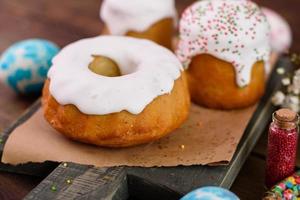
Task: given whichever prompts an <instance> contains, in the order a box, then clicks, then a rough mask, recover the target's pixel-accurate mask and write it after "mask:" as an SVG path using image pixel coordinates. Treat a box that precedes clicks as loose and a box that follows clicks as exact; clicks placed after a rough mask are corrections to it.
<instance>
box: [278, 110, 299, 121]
mask: <svg viewBox="0 0 300 200" xmlns="http://www.w3.org/2000/svg"><path fill="white" fill-rule="evenodd" d="M275 117H276V119H278V120H280V121H283V122H293V121H296V120H297V118H298V116H297V113H296V112H294V111H292V110H291V109H288V108H282V109H279V110H277V111H276V112H275Z"/></svg>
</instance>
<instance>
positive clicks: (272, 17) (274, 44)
mask: <svg viewBox="0 0 300 200" xmlns="http://www.w3.org/2000/svg"><path fill="white" fill-rule="evenodd" d="M262 12H263V13H264V14H265V15H266V17H267V20H268V22H269V24H270V27H271V34H270V43H271V48H272V54H271V59H270V62H271V63H270V64H271V66H272V65H274V64H275V62H276V60H277V58H278V56H279V55H280V54H283V53H288V51H289V49H290V46H291V44H292V31H291V28H290V26H289V24H288V22H287V21H286V20H285V19H284V18H283V17H282V16H280V15H279V14H278V13H276V12H275V11H273V10H271V9H269V8H262Z"/></svg>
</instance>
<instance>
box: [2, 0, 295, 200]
mask: <svg viewBox="0 0 300 200" xmlns="http://www.w3.org/2000/svg"><path fill="white" fill-rule="evenodd" d="M191 2H193V1H192V0H177V5H178V9H179V11H180V12H181V11H182V10H183V9H184V8H185V7H186V6H187V5H189V4H190V3H191ZM256 2H258V3H259V4H260V5H264V6H267V7H270V8H272V9H274V10H276V11H278V12H279V13H280V14H282V15H283V16H284V17H285V18H286V19H287V20H288V21H289V23H290V24H291V27H292V29H293V34H294V43H293V46H292V51H293V52H300V20H298V12H299V10H300V1H299V0H285V1H283V0H260V1H259V0H256ZM100 4H101V0H88V1H82V0H51V1H50V0H26V1H24V0H0V52H2V51H3V50H5V49H6V48H7V47H8V46H9V45H11V44H12V43H14V42H15V41H18V40H21V39H26V38H34V37H39V38H46V39H49V40H51V41H54V42H55V43H57V44H58V45H59V46H64V45H66V44H68V43H70V42H72V41H75V40H78V39H80V38H84V37H90V36H95V35H97V34H99V33H100V31H101V27H102V23H101V22H100V20H99V8H100ZM35 99H36V98H33V97H31V98H28V97H21V96H17V95H15V94H14V93H13V92H12V91H11V90H9V89H8V88H6V87H5V86H4V85H1V84H0V131H2V130H3V129H4V128H5V127H7V126H9V124H10V123H12V122H13V121H14V120H15V119H16V118H17V117H18V116H19V115H20V114H21V113H22V112H23V111H24V110H25V109H26V108H27V107H28V106H29V105H30V104H31V103H32V102H33V101H34V100H35ZM265 149H266V134H265V135H263V136H262V138H261V139H260V140H259V142H258V144H257V145H256V147H255V149H254V150H253V152H252V153H251V155H250V156H249V158H248V159H247V161H246V163H245V165H244V166H243V168H242V170H241V172H240V173H239V175H238V177H237V179H236V181H235V183H234V184H233V186H232V191H233V192H235V193H236V194H237V195H238V196H240V198H241V199H243V200H244V199H260V197H261V196H262V194H263V192H264V190H265V189H264V186H263V182H264V168H265V157H264V154H265ZM298 157H299V156H298ZM40 181H41V178H36V177H31V176H25V175H17V174H12V173H6V172H0V199H11V200H15V199H21V198H22V197H24V196H25V195H26V194H27V193H28V192H29V191H30V190H31V189H33V188H34V187H35V186H36V185H37V184H38V183H39V182H40Z"/></svg>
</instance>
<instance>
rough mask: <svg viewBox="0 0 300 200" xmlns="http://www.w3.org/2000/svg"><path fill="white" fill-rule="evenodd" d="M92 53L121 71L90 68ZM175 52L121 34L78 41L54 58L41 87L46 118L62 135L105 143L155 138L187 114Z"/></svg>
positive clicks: (184, 85)
mask: <svg viewBox="0 0 300 200" xmlns="http://www.w3.org/2000/svg"><path fill="white" fill-rule="evenodd" d="M92 55H101V56H104V57H106V58H109V59H111V60H112V61H114V62H115V63H116V65H117V66H118V67H119V70H120V74H119V75H121V76H115V77H108V76H104V75H99V74H96V73H94V72H93V71H91V70H90V67H89V66H91V63H92V62H93V60H94V57H93V56H92ZM189 98H190V97H189V93H188V87H187V81H186V77H185V74H184V71H183V68H182V66H181V63H180V62H179V61H178V59H177V58H176V56H175V55H174V54H172V52H171V51H169V50H168V49H166V48H164V47H161V46H159V45H157V44H155V43H153V42H151V41H147V40H142V39H135V38H130V37H121V36H98V37H94V38H88V39H83V40H79V41H77V42H75V43H72V44H70V45H68V46H66V47H65V48H63V49H62V50H61V52H60V53H59V54H58V55H57V56H56V57H55V58H54V59H53V65H52V67H51V68H50V70H49V72H48V80H47V81H46V83H45V86H44V89H43V97H42V103H43V110H44V116H45V119H46V120H47V121H48V122H49V123H50V125H51V126H52V127H53V128H55V129H56V130H58V131H59V132H60V133H62V134H63V135H65V136H67V137H69V138H71V139H73V140H76V141H81V142H85V143H90V144H95V145H98V146H106V147H128V146H133V145H138V144H142V143H147V142H151V141H154V140H157V139H159V138H161V137H163V136H165V135H167V134H169V133H171V132H172V131H173V130H174V129H176V128H178V127H179V126H180V125H181V124H182V123H183V122H184V121H185V120H186V118H187V116H188V112H189V107H190V99H189Z"/></svg>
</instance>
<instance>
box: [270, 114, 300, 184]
mask: <svg viewBox="0 0 300 200" xmlns="http://www.w3.org/2000/svg"><path fill="white" fill-rule="evenodd" d="M297 144H298V115H297V113H295V112H293V111H291V110H289V109H280V110H278V111H276V112H275V113H273V116H272V123H271V124H270V127H269V134H268V149H267V166H266V186H267V187H271V186H273V185H275V184H276V183H277V182H279V181H281V180H282V179H284V178H285V177H287V176H290V175H292V174H293V172H294V171H295V165H296V154H297Z"/></svg>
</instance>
